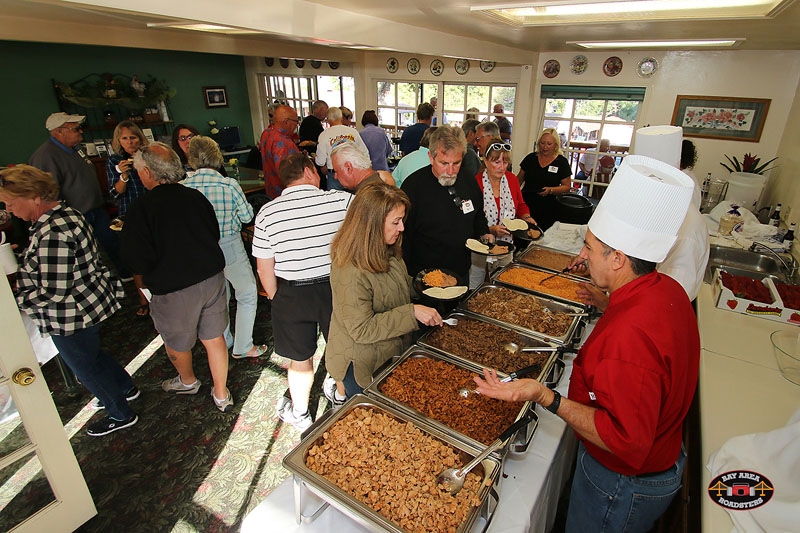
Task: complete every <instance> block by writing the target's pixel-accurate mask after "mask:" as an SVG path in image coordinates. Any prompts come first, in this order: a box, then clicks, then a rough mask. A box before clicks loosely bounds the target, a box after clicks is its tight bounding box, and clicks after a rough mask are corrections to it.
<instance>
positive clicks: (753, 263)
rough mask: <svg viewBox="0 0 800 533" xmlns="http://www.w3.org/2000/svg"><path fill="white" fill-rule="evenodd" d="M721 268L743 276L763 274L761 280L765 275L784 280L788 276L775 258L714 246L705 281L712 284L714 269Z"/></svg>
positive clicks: (741, 249) (764, 254)
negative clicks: (726, 268) (723, 267)
mask: <svg viewBox="0 0 800 533" xmlns="http://www.w3.org/2000/svg"><path fill="white" fill-rule="evenodd" d="M720 266H725V267H729V268H728V271H729V272H730V273H731V274H738V275H743V276H747V275H750V274H762V275H760V276H758V278H759V279H760V278H762V277H764V275H771V276H774V277H776V278H781V279H784V278H785V276H786V274H788V273H787V272H784V271H783V270H782V269H781V264H780V263H779V262H778V261H777V260H776V259H775V258H774V257H772V256H770V255H767V254H766V253H761V252H751V251H749V250H745V249H743V248H728V247H726V246H717V245H712V246H711V253H710V254H709V256H708V267H706V272H705V276H704V277H703V281H705V282H706V283H711V280H712V279H713V277H714V269H715V268H716V267H720ZM734 270H736V272H734ZM754 277H755V276H754Z"/></svg>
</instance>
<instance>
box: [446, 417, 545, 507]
mask: <svg viewBox="0 0 800 533" xmlns="http://www.w3.org/2000/svg"><path fill="white" fill-rule="evenodd" d="M534 416H535V415H534V411H533V409H529V410H528V412H527V413H525V415H524V416H523V417H522V418H520V419H519V420H517V421H516V422H514V423H513V424H511V425H510V426H509V427H508V429H506V430H505V431H503V432H502V433H501V434H500V436H499V437H497V440H496V441H494V442H493V443H491V444H490V445H489V446H487V447H486V449H484V450H483V451H482V452H481V453H480V454H478V455H477V456H476V457H475V458H474V459H473V460H472V461H470V462H469V463H467V464H466V465H465V466H462V467H461V468H448V469H446V470H444V471H442V472H440V473H439V475H438V476H436V483H439V484H441V485H443V486H444V488H445V490H447V491H448V492H449V493H450V494H452V495H456V494H458V493H459V491H460V490H461V489H462V488H463V487H464V478H465V477H466V475H467V474H468V473H469V472H470V471H471V470H472V469H473V468H475V467H476V466H477V465H478V463H480V462H481V461H483V460H484V459H486V458H487V457H488V456H489V454H490V453H492V452H493V451H495V450H497V449H498V448H501V447H502V446H503V444H504V443H505V441H507V440H508V439H509V438H511V435H513V434H514V432H516V431H518V430H519V429H521V428H522V427H524V426H525V425H526V424H528V423H529V422H530V421H531V420H533V417H534Z"/></svg>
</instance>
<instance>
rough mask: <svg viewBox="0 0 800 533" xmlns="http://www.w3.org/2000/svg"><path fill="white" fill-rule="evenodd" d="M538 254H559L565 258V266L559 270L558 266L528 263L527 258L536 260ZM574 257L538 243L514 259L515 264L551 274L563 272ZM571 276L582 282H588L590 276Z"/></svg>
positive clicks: (531, 245) (532, 244)
mask: <svg viewBox="0 0 800 533" xmlns="http://www.w3.org/2000/svg"><path fill="white" fill-rule="evenodd" d="M537 252H546V253H548V252H549V253H551V254H557V255H559V256H563V257H564V266H562V267H561V268H557V267H556V266H546V265H543V264H537V263H536V262H528V261H526V260H525V259H526V258H529V257H534V258H535V255H536V254H537ZM573 257H574V255H573V254H570V253H568V252H564V251H562V250H556V249H555V248H548V247H547V246H540V245H538V244H536V243H531V244H530V246H528V247H526V248H525V249H524V250H522V251H521V252H520V253H518V254H517V256H516V257H515V258H514V262H515V263H518V264H520V265H531V266H535V267H537V268H540V269H542V270H548V271H550V272H561V271H562V270H563V269H564V268H566V267H567V265H568V264H569V263H570V261H572V258H573ZM569 275H570V276H574V277H575V279H579V280H582V281H588V279H589V274H586V275H585V276H579V275H577V274H569Z"/></svg>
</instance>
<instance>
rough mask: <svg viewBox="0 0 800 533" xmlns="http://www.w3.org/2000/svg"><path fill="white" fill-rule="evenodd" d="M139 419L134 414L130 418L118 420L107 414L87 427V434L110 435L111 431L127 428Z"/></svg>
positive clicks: (91, 435)
mask: <svg viewBox="0 0 800 533" xmlns="http://www.w3.org/2000/svg"><path fill="white" fill-rule="evenodd" d="M138 421H139V417H138V416H136V415H133V416H132V417H130V418H128V419H127V420H116V419H114V418H111V417H110V416H107V417H105V418H102V419H100V420H98V421H97V422H95V423H94V424H91V425H90V426H89V427H88V428H86V434H87V435H89V436H90V437H102V436H103V435H108V434H109V433H114V432H115V431H117V430H118V429H125V428H128V427H131V426H132V425H134V424H135V423H136V422H138Z"/></svg>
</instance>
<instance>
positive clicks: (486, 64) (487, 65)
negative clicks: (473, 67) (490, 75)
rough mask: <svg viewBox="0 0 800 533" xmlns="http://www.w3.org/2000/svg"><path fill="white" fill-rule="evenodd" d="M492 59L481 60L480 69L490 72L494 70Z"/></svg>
mask: <svg viewBox="0 0 800 533" xmlns="http://www.w3.org/2000/svg"><path fill="white" fill-rule="evenodd" d="M494 65H495V62H494V61H481V70H482V71H484V72H491V71H493V70H494Z"/></svg>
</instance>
